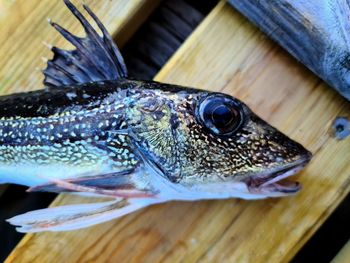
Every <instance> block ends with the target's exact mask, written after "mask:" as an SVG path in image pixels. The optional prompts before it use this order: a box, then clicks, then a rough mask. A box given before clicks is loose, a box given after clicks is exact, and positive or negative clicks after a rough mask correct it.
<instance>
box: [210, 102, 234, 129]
mask: <svg viewBox="0 0 350 263" xmlns="http://www.w3.org/2000/svg"><path fill="white" fill-rule="evenodd" d="M236 116H237V112H236V111H235V110H234V109H232V108H230V106H228V105H219V106H218V107H216V108H215V109H213V112H212V121H213V124H214V125H215V127H216V128H218V129H225V128H228V129H229V128H231V127H232V125H235V119H236Z"/></svg>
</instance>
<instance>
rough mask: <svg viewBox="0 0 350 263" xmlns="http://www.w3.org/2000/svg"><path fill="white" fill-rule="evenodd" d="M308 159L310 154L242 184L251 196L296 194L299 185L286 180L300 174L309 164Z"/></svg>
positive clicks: (299, 187) (255, 176)
mask: <svg viewBox="0 0 350 263" xmlns="http://www.w3.org/2000/svg"><path fill="white" fill-rule="evenodd" d="M310 159H311V154H307V155H306V156H305V157H303V158H301V159H299V160H297V161H295V162H294V163H291V164H288V165H284V166H281V167H277V168H274V169H271V170H270V171H266V172H264V173H262V174H257V175H254V176H251V177H249V178H247V179H245V180H243V182H244V183H245V184H246V185H247V189H248V191H249V192H250V193H252V194H258V195H266V196H268V197H280V196H288V195H293V194H296V193H297V192H299V191H300V190H301V184H300V183H299V182H296V181H292V180H289V179H287V178H289V177H290V176H292V175H295V174H297V173H298V172H300V171H301V170H302V169H303V168H304V167H305V166H306V165H307V164H308V163H309V161H310Z"/></svg>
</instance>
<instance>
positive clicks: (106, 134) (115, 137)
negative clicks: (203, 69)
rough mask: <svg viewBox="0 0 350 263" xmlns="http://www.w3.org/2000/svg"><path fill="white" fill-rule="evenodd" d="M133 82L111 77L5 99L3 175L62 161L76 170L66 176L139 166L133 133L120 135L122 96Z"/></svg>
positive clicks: (0, 123) (1, 105)
mask: <svg viewBox="0 0 350 263" xmlns="http://www.w3.org/2000/svg"><path fill="white" fill-rule="evenodd" d="M132 85H133V82H130V81H114V82H108V81H106V82H99V83H93V84H85V85H81V86H78V87H65V88H60V89H57V88H50V89H49V90H39V91H34V92H30V93H22V94H14V95H9V96H4V97H0V174H2V173H6V172H8V169H10V168H8V167H13V169H21V168H24V167H26V166H32V167H33V168H34V167H38V168H37V170H38V171H40V170H42V169H43V167H44V166H48V167H49V166H56V167H60V166H62V165H63V167H67V169H68V168H71V172H68V173H66V175H65V176H64V177H63V178H65V177H67V178H71V177H73V178H74V177H76V176H82V175H86V176H87V175H90V176H93V175H96V174H94V173H96V172H98V174H99V173H101V172H103V171H106V172H110V171H113V172H119V171H123V170H130V169H133V168H135V167H136V166H137V164H138V162H139V160H138V159H137V158H136V157H135V155H134V154H133V150H132V149H131V148H130V144H129V143H128V137H127V136H126V135H123V134H116V133H115V131H116V130H121V129H124V128H125V122H124V112H125V105H124V104H123V99H124V97H125V94H126V90H127V89H129V88H132ZM4 167H5V168H6V169H5V170H4ZM78 167H80V169H77V168H78ZM102 167H105V168H102ZM99 170H101V171H99ZM79 171H81V172H79ZM80 173H81V174H80ZM37 176H39V177H40V176H42V177H50V176H52V174H50V175H47V174H37ZM5 177H6V175H5V174H4V175H3V176H2V179H3V180H4V178H5ZM8 180H9V182H11V180H10V179H8ZM23 180H24V181H25V179H23ZM34 183H35V182H33V184H34ZM26 184H28V183H26Z"/></svg>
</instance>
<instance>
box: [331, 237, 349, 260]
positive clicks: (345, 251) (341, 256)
mask: <svg viewBox="0 0 350 263" xmlns="http://www.w3.org/2000/svg"><path fill="white" fill-rule="evenodd" d="M349 261H350V240H349V241H348V242H347V243H346V244H345V245H344V246H343V248H342V249H341V250H340V251H339V253H338V254H337V255H336V256H335V258H334V259H333V260H332V263H348V262H349Z"/></svg>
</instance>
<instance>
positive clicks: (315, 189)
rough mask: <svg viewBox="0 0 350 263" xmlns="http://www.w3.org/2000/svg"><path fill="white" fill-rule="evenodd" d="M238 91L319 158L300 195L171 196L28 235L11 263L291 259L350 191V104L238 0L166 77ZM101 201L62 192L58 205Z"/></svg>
mask: <svg viewBox="0 0 350 263" xmlns="http://www.w3.org/2000/svg"><path fill="white" fill-rule="evenodd" d="M156 79H157V80H159V81H164V82H171V83H176V84H182V85H188V86H195V87H200V88H205V89H210V90H213V91H223V92H227V93H230V94H232V95H234V96H236V97H238V98H240V99H242V100H244V101H245V102H246V103H247V104H248V105H250V106H251V108H252V109H253V110H254V111H255V112H257V113H258V114H259V115H261V116H262V117H263V118H265V119H266V120H267V121H269V122H270V123H271V124H273V125H274V126H276V127H277V128H279V129H280V130H282V131H283V132H284V133H286V134H288V135H289V136H291V137H292V138H293V139H295V140H297V141H299V142H301V143H302V144H304V145H305V146H306V147H307V148H308V149H310V150H311V151H312V152H313V153H314V154H315V156H314V159H313V161H312V163H311V164H310V165H309V166H308V168H307V169H306V170H305V171H303V172H302V173H301V174H300V175H299V176H298V180H299V181H301V182H302V184H303V188H304V189H303V190H302V191H301V193H300V194H298V195H297V196H295V197H290V198H281V199H269V200H261V201H242V200H234V199H232V200H217V201H203V202H187V203H186V202H171V203H167V204H162V205H157V206H153V207H150V208H147V209H143V210H141V211H138V212H136V213H133V214H130V215H127V216H125V217H123V218H120V219H118V220H115V221H113V222H108V223H105V224H102V225H99V226H96V227H92V228H89V229H83V230H79V231H74V232H67V233H40V234H32V235H26V237H25V238H24V239H23V240H22V242H21V243H20V244H19V245H18V247H17V248H16V249H15V250H14V251H13V253H12V254H11V255H10V256H9V258H8V259H7V262H33V261H38V260H40V262H50V263H52V262H159V261H164V262H281V261H282V262H287V261H288V260H289V259H291V257H293V255H294V254H295V253H296V252H297V251H298V250H299V248H300V247H301V246H302V245H303V244H304V243H305V241H306V240H307V239H308V238H309V237H310V236H311V235H312V233H313V232H314V231H315V230H316V229H317V228H318V227H319V226H320V225H321V224H322V222H323V221H324V220H325V219H326V218H327V216H328V215H329V214H330V213H331V212H332V211H333V209H334V208H335V207H336V206H337V205H338V203H339V202H340V201H341V200H342V199H343V198H344V196H345V195H346V194H347V193H348V192H349V190H350V179H349V175H350V166H349V165H348V161H349V158H350V156H349V152H350V141H349V138H347V139H345V140H342V141H338V140H336V139H334V138H333V137H332V133H331V124H332V121H333V120H334V118H335V117H336V116H339V115H341V116H344V117H347V118H349V117H350V116H349V112H350V105H349V103H348V102H347V101H346V100H345V99H344V98H342V97H341V96H340V95H338V94H337V93H336V92H335V91H333V90H332V89H329V88H327V85H326V84H324V83H323V82H322V81H320V80H319V79H318V78H317V77H315V76H314V75H313V74H312V73H311V72H309V71H308V70H306V69H305V68H304V67H303V66H302V65H301V64H298V63H296V62H295V60H294V59H293V58H291V57H290V56H289V55H288V54H286V53H285V52H284V51H283V50H282V49H281V48H279V47H278V46H277V45H276V44H274V43H272V42H271V41H270V40H269V39H267V38H266V37H265V36H264V35H263V34H262V33H260V32H259V31H258V30H257V29H256V28H255V27H253V26H252V25H251V24H250V23H249V22H248V21H247V20H246V19H244V18H243V17H242V16H241V15H239V14H238V13H237V12H235V11H234V10H233V9H232V8H231V7H230V6H229V5H228V4H226V3H224V2H220V4H219V5H218V6H217V7H216V8H215V9H214V10H213V11H212V12H211V13H210V15H209V16H208V17H207V18H206V19H205V20H204V21H203V22H202V23H201V25H200V26H199V27H198V28H197V29H196V31H195V32H194V33H193V34H192V35H191V36H190V37H189V39H188V40H187V41H186V42H185V43H184V44H183V45H182V47H181V48H180V49H179V50H178V52H177V53H176V54H175V55H174V56H173V57H172V58H171V59H170V61H169V62H168V63H167V64H166V66H165V67H164V68H163V69H162V70H161V72H160V73H159V74H158V75H157V77H156ZM87 200H89V202H93V201H94V200H91V199H84V198H81V197H73V196H60V197H59V198H58V199H57V200H56V201H55V202H54V204H53V205H55V206H57V205H64V204H67V203H75V202H76V203H79V202H87Z"/></svg>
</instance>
